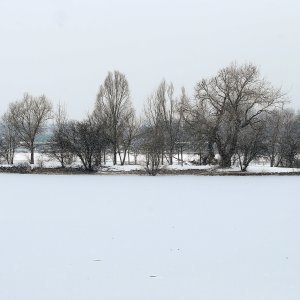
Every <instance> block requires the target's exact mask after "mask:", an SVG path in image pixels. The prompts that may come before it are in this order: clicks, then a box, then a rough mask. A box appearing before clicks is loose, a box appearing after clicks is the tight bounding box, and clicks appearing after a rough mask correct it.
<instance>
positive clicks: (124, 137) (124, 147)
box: [118, 111, 140, 165]
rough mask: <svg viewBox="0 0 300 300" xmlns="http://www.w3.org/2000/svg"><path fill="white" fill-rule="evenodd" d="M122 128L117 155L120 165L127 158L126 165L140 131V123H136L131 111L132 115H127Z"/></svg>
mask: <svg viewBox="0 0 300 300" xmlns="http://www.w3.org/2000/svg"><path fill="white" fill-rule="evenodd" d="M123 126H124V127H123V128H124V130H123V131H122V133H121V134H120V137H119V142H118V154H119V158H120V162H121V165H124V164H125V159H126V155H127V156H128V164H129V163H130V149H131V146H132V143H133V140H134V139H135V138H136V137H137V135H138V133H139V129H140V123H139V121H137V119H136V117H135V114H134V112H133V111H132V114H129V115H128V116H127V118H126V119H124V123H123Z"/></svg>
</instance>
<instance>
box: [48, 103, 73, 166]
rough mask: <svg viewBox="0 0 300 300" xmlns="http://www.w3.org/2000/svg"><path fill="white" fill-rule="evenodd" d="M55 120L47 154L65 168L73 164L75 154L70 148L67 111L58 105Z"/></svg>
mask: <svg viewBox="0 0 300 300" xmlns="http://www.w3.org/2000/svg"><path fill="white" fill-rule="evenodd" d="M54 120H55V123H54V126H53V132H52V136H51V138H50V140H49V147H48V148H47V149H46V153H47V154H48V155H49V156H50V157H52V158H54V159H56V160H58V161H59V162H60V164H61V167H62V168H65V165H66V164H71V163H72V162H73V160H74V154H73V153H72V152H71V151H70V148H69V140H68V118H67V112H66V109H65V107H64V106H63V105H61V104H59V105H58V108H57V111H56V112H55V116H54Z"/></svg>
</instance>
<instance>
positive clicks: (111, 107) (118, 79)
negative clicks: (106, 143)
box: [94, 71, 134, 165]
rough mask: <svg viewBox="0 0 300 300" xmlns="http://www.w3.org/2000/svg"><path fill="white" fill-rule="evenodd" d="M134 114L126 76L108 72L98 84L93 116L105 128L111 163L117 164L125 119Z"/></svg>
mask: <svg viewBox="0 0 300 300" xmlns="http://www.w3.org/2000/svg"><path fill="white" fill-rule="evenodd" d="M132 115H134V109H133V107H132V104H131V100H130V91H129V84H128V81H127V79H126V76H125V75H124V74H122V73H120V72H119V71H114V72H109V73H108V75H107V77H106V78H105V80H104V83H103V84H102V85H101V86H100V90H99V93H98V95H97V100H96V104H95V109H94V117H95V118H96V119H98V120H99V123H101V124H102V126H104V128H105V129H106V135H107V137H108V138H109V140H110V143H111V145H112V152H113V163H114V165H115V164H117V153H118V148H119V144H120V138H121V137H122V136H123V135H124V130H125V128H124V124H125V123H126V120H128V119H130V118H131V117H132Z"/></svg>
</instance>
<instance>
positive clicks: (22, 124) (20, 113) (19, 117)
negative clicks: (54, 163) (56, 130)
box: [8, 94, 52, 164]
mask: <svg viewBox="0 0 300 300" xmlns="http://www.w3.org/2000/svg"><path fill="white" fill-rule="evenodd" d="M8 117H9V118H10V120H11V121H12V124H13V126H14V128H15V130H16V131H17V132H18V135H19V138H20V141H21V142H22V144H23V145H24V146H25V147H26V148H27V149H29V151H30V163H31V164H34V150H35V146H36V145H35V143H36V138H37V136H38V135H39V134H41V133H42V132H43V131H44V130H45V125H46V122H47V121H48V120H49V119H51V118H52V104H51V102H50V101H49V100H48V99H47V98H46V96H44V95H42V96H39V97H33V96H31V95H29V94H25V95H24V97H23V99H22V100H20V101H16V102H14V103H11V104H10V106H9V111H8Z"/></svg>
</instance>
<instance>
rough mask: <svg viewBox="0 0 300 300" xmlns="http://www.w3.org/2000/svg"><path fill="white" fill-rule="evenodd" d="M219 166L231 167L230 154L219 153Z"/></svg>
mask: <svg viewBox="0 0 300 300" xmlns="http://www.w3.org/2000/svg"><path fill="white" fill-rule="evenodd" d="M220 167H221V168H230V167H231V156H230V155H221V162H220Z"/></svg>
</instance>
